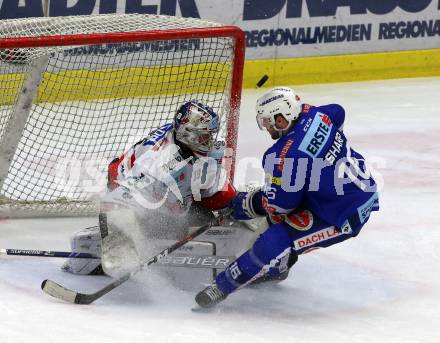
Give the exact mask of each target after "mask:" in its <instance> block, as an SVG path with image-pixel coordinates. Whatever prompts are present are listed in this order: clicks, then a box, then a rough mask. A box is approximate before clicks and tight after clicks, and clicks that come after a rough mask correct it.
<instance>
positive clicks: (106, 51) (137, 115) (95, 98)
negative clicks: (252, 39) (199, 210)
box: [0, 14, 244, 216]
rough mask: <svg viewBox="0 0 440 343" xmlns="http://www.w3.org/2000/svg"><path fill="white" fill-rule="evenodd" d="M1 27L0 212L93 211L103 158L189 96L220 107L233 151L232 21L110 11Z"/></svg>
mask: <svg viewBox="0 0 440 343" xmlns="http://www.w3.org/2000/svg"><path fill="white" fill-rule="evenodd" d="M0 33H1V36H0V37H2V38H0V215H2V214H3V215H8V216H15V215H84V214H91V213H95V212H96V205H95V204H94V202H93V201H91V200H92V199H93V198H94V196H95V195H96V194H97V193H99V192H102V191H104V190H105V187H106V170H107V165H108V163H109V162H110V161H111V160H112V159H113V158H115V157H117V156H120V155H121V154H122V153H123V152H124V151H125V150H126V149H127V148H128V147H130V146H131V145H132V144H134V143H136V142H137V141H139V140H140V139H141V138H143V137H145V136H146V135H148V134H149V133H150V132H151V131H152V130H153V129H154V128H156V127H158V126H159V125H162V124H165V123H167V122H170V121H171V119H172V118H173V116H174V113H175V111H176V109H177V108H178V106H179V105H181V104H182V103H183V102H186V101H188V100H191V99H197V100H200V101H203V102H205V103H206V104H208V105H209V106H211V107H213V108H214V110H216V111H217V113H219V115H220V117H221V123H222V124H221V132H220V136H221V138H222V139H223V140H224V141H225V142H226V145H227V148H228V151H229V152H230V154H231V158H232V163H233V162H234V159H235V150H236V146H235V144H236V138H237V137H236V136H237V128H238V106H239V101H240V93H241V83H242V71H243V59H244V35H243V32H242V31H241V30H240V29H239V28H237V27H231V26H222V25H219V24H216V23H211V22H206V21H203V20H200V19H192V18H190V19H189V18H176V17H167V16H157V15H140V14H132V15H131V14H129V15H127V14H116V15H96V16H75V17H54V18H30V19H19V20H3V21H1V22H0ZM231 170H232V173H233V168H232V169H231ZM231 176H232V175H231Z"/></svg>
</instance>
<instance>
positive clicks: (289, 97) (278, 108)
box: [257, 87, 302, 136]
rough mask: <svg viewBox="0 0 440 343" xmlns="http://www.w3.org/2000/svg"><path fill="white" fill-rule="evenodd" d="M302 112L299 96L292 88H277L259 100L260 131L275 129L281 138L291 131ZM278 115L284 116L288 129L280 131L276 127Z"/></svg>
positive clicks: (258, 117) (258, 120)
mask: <svg viewBox="0 0 440 343" xmlns="http://www.w3.org/2000/svg"><path fill="white" fill-rule="evenodd" d="M301 111H302V108H301V101H300V98H299V96H298V95H297V94H296V93H295V92H294V91H293V90H292V89H290V88H287V87H276V88H272V89H271V90H270V91H268V92H266V93H265V94H264V95H263V96H262V97H261V98H259V99H258V100H257V124H258V127H259V128H260V130H264V129H266V130H268V129H273V130H275V131H278V132H279V133H280V136H281V135H282V134H284V133H285V132H286V131H288V130H290V128H291V127H292V123H295V122H296V120H297V119H298V118H299V115H300V113H301ZM277 115H282V116H283V117H284V118H285V119H286V120H287V121H288V122H289V125H288V127H287V129H282V130H280V129H278V128H277V127H276V125H275V119H276V116H277Z"/></svg>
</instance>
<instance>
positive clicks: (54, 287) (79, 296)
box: [41, 210, 231, 305]
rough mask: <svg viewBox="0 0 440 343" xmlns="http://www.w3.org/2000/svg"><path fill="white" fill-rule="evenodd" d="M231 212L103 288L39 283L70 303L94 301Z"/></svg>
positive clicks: (46, 289)
mask: <svg viewBox="0 0 440 343" xmlns="http://www.w3.org/2000/svg"><path fill="white" fill-rule="evenodd" d="M230 213H231V211H230V210H228V211H226V212H223V213H222V214H219V216H218V217H217V218H215V219H213V220H212V221H210V222H209V223H208V224H206V225H203V226H201V227H199V228H198V229H197V230H195V231H193V232H192V233H190V234H188V235H187V236H186V237H184V238H183V239H182V240H180V241H178V242H176V243H174V244H173V245H172V246H170V247H168V248H166V249H164V250H162V251H161V252H160V253H158V254H157V255H155V256H153V257H151V258H149V259H147V260H145V261H144V262H143V263H141V264H140V266H139V267H138V268H136V269H135V270H133V271H132V272H129V273H127V274H124V275H123V276H121V277H119V278H118V279H116V280H115V281H113V282H111V283H109V284H108V285H107V286H105V287H104V288H101V289H100V290H98V291H96V292H95V293H89V294H87V293H80V292H76V291H73V290H71V289H68V288H65V287H63V286H61V285H59V284H58V283H56V282H54V281H52V280H49V279H46V280H44V281H43V282H42V284H41V289H42V290H43V291H44V292H45V293H46V294H49V295H50V296H52V297H54V298H57V299H60V300H64V301H67V302H70V303H72V304H81V305H88V304H91V303H92V302H94V301H95V300H97V299H99V298H101V297H102V296H104V295H106V294H107V293H109V292H110V291H112V290H113V289H115V288H116V287H118V286H119V285H121V284H123V283H124V282H125V281H127V280H128V279H130V277H132V276H133V275H135V274H136V273H137V272H138V271H140V270H141V269H142V268H143V267H144V266H149V265H151V264H153V263H156V262H158V261H160V260H161V259H163V258H164V257H166V256H168V255H169V254H171V253H172V252H173V251H175V250H177V249H179V248H180V247H181V246H182V245H184V244H186V243H187V242H189V241H191V240H193V239H194V238H196V237H197V236H199V235H201V234H202V233H204V232H205V231H207V230H208V229H210V228H211V227H213V226H216V225H219V224H220V223H221V222H222V221H223V219H225V218H226V217H227V216H228V215H229V214H230Z"/></svg>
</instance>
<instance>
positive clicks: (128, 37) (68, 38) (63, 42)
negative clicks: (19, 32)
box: [0, 26, 246, 180]
mask: <svg viewBox="0 0 440 343" xmlns="http://www.w3.org/2000/svg"><path fill="white" fill-rule="evenodd" d="M216 37H218V38H221V37H231V38H233V39H234V40H235V44H234V49H233V50H234V58H233V65H232V80H231V93H230V100H229V108H230V111H231V112H232V113H231V115H232V120H229V121H227V124H226V130H227V133H228V134H227V138H226V147H227V148H230V149H232V150H231V152H232V155H230V156H228V157H229V158H232V162H231V165H230V170H229V177H230V179H231V180H233V179H234V174H235V158H236V154H237V152H236V150H237V134H238V120H239V115H238V114H239V108H240V101H241V90H242V84H243V68H244V59H245V49H246V45H245V33H244V31H243V30H242V29H241V28H239V27H237V26H219V27H207V28H189V29H169V30H151V31H133V32H110V33H92V34H71V35H51V36H40V37H16V38H15V37H14V38H0V49H14V48H38V47H39V48H42V47H53V46H77V45H93V44H111V43H133V42H146V41H160V40H179V39H198V38H200V39H202V38H216ZM229 133H232V134H229Z"/></svg>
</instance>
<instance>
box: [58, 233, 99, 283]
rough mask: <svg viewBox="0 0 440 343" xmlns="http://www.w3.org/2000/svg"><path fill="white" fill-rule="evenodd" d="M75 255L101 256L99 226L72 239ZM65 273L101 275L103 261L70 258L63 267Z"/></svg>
mask: <svg viewBox="0 0 440 343" xmlns="http://www.w3.org/2000/svg"><path fill="white" fill-rule="evenodd" d="M70 246H71V249H72V252H74V253H88V254H92V255H95V256H97V257H100V256H101V233H100V231H99V227H98V226H93V227H89V228H86V229H83V230H81V231H78V232H77V233H75V234H74V235H73V236H72V237H71V239H70ZM61 269H62V270H63V271H65V272H68V273H72V274H80V275H91V274H93V275H96V274H101V273H102V269H101V259H100V258H98V259H85V258H69V259H68V260H67V261H66V262H65V263H64V264H63V266H62V267H61Z"/></svg>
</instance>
